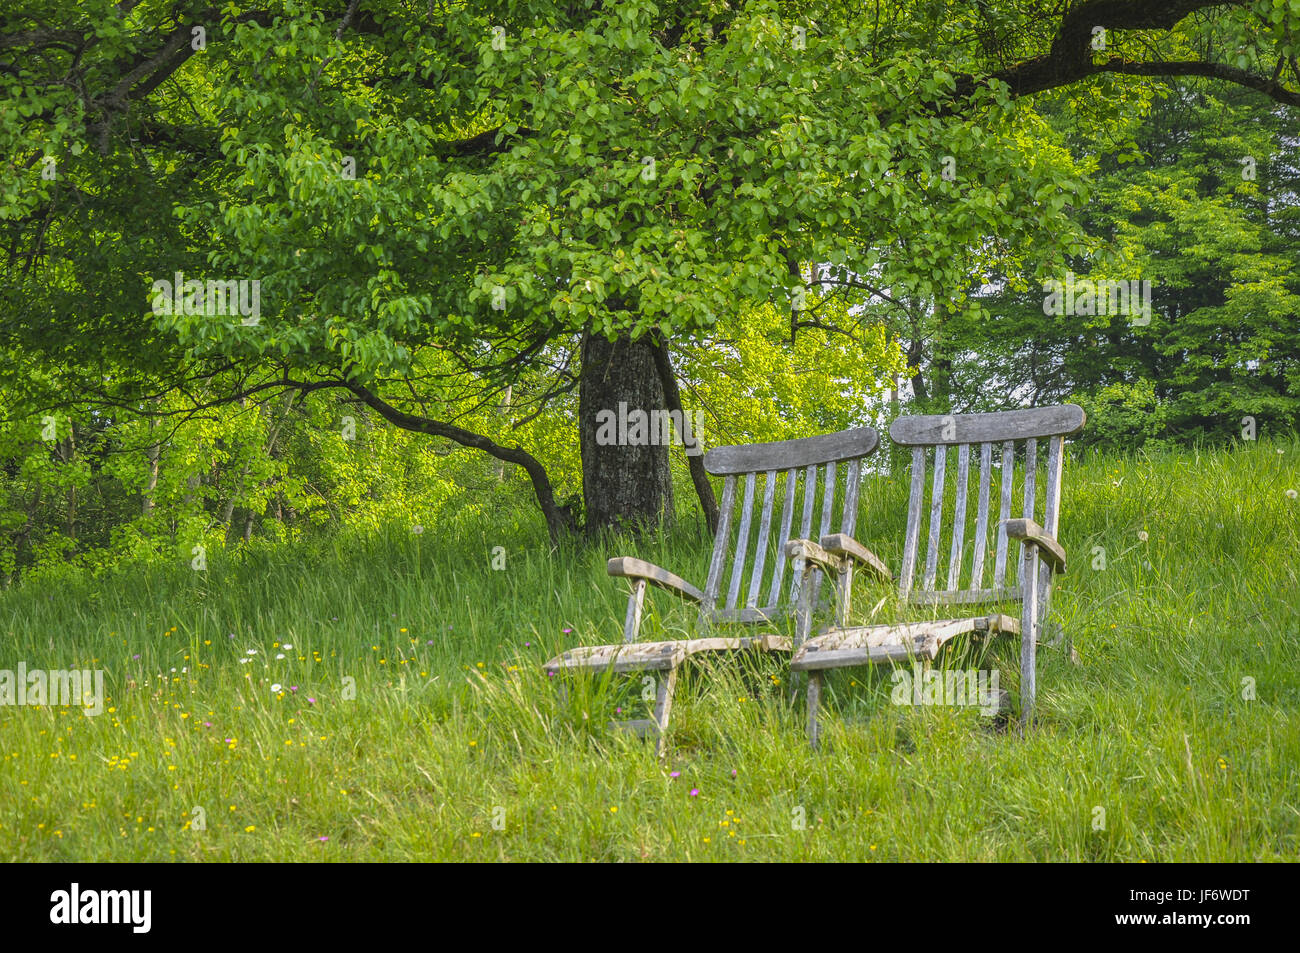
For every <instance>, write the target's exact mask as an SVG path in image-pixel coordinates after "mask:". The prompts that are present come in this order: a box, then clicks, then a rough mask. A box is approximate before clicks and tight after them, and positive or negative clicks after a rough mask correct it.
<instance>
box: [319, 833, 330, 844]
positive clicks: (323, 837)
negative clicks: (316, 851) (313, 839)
mask: <svg viewBox="0 0 1300 953" xmlns="http://www.w3.org/2000/svg"><path fill="white" fill-rule="evenodd" d="M319 839H320V841H321V842H322V843H324V842H325V841H327V840H329V838H328V837H326V836H325V835H324V834H322V835H321V836H320V838H319Z"/></svg>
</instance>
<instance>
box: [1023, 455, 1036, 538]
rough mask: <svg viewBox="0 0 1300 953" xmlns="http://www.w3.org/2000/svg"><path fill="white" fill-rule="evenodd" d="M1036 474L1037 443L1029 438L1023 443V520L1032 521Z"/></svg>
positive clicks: (1033, 518)
mask: <svg viewBox="0 0 1300 953" xmlns="http://www.w3.org/2000/svg"><path fill="white" fill-rule="evenodd" d="M1037 473H1038V441H1037V440H1035V439H1034V438H1033V437H1030V438H1029V439H1028V440H1026V441H1025V511H1024V513H1022V514H1021V515H1022V516H1023V517H1024V518H1025V519H1029V520H1034V522H1035V523H1037V522H1038V520H1037V519H1035V517H1034V503H1036V502H1037V500H1035V498H1034V493H1035V490H1036V489H1037V487H1036V486H1035V485H1034V483H1035V477H1036V475H1037Z"/></svg>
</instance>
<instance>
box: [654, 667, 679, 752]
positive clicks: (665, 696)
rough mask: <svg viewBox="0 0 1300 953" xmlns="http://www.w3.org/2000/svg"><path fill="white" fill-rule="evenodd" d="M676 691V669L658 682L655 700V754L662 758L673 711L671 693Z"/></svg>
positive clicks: (669, 671)
mask: <svg viewBox="0 0 1300 953" xmlns="http://www.w3.org/2000/svg"><path fill="white" fill-rule="evenodd" d="M676 690H677V668H676V667H675V666H674V667H673V668H670V669H669V670H668V674H667V675H666V676H665V677H664V678H662V679H660V681H659V693H658V695H657V696H656V698H655V715H654V718H655V726H656V727H657V728H658V737H657V738H656V740H655V753H656V754H657V755H658V756H659V757H661V758H662V757H663V756H664V745H665V744H666V738H667V735H668V716H669V715H670V714H671V713H672V710H673V692H675V691H676Z"/></svg>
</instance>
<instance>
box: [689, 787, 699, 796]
mask: <svg viewBox="0 0 1300 953" xmlns="http://www.w3.org/2000/svg"><path fill="white" fill-rule="evenodd" d="M699 793H700V789H699V788H691V797H698V796H699Z"/></svg>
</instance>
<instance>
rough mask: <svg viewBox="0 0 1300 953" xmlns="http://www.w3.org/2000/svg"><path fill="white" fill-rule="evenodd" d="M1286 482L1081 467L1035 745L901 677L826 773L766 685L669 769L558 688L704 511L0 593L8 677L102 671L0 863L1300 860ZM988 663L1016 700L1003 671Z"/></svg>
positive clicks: (593, 707)
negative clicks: (562, 538) (626, 572)
mask: <svg viewBox="0 0 1300 953" xmlns="http://www.w3.org/2000/svg"><path fill="white" fill-rule="evenodd" d="M867 483H868V486H867V487H866V490H865V491H864V494H863V501H862V509H861V510H860V517H859V522H858V527H859V528H858V533H857V535H858V537H859V538H860V539H861V540H862V541H863V542H864V543H865V544H866V545H868V546H871V547H872V548H874V549H875V550H876V551H877V552H878V553H880V554H881V555H882V556H883V557H884V558H885V559H886V561H887V562H888V563H890V564H891V565H893V566H895V567H897V565H898V563H899V556H900V553H901V548H902V535H903V519H904V516H905V502H906V486H905V485H904V483H905V478H904V477H902V476H899V475H897V474H896V475H895V476H894V477H893V478H892V479H891V478H889V477H883V476H869V477H868V478H867ZM1297 489H1300V445H1296V444H1294V443H1289V444H1269V443H1260V444H1257V445H1256V444H1243V445H1241V446H1240V447H1239V448H1237V449H1234V450H1231V451H1216V452H1213V453H1209V452H1199V453H1198V452H1194V451H1178V452H1172V451H1171V452H1168V453H1162V454H1150V455H1143V456H1138V457H1130V458H1117V457H1105V456H1093V455H1091V454H1089V453H1083V454H1081V455H1076V456H1074V457H1072V458H1071V459H1070V460H1069V462H1068V463H1067V467H1066V471H1065V479H1064V504H1063V514H1062V520H1061V537H1062V541H1063V543H1064V545H1065V547H1066V549H1067V552H1068V553H1069V554H1070V557H1071V565H1070V568H1069V570H1068V571H1067V573H1066V574H1065V575H1064V576H1062V577H1060V580H1059V582H1058V584H1057V587H1056V591H1055V594H1054V597H1053V615H1054V618H1055V619H1056V620H1057V621H1058V622H1059V623H1060V624H1061V625H1063V626H1064V627H1065V629H1066V630H1067V631H1068V632H1069V633H1070V634H1071V636H1072V638H1073V642H1074V647H1075V649H1076V650H1077V654H1078V657H1079V662H1080V664H1077V665H1076V664H1072V663H1071V661H1070V660H1069V658H1068V657H1067V656H1066V654H1065V653H1063V652H1061V651H1059V650H1052V649H1048V648H1044V649H1043V650H1042V651H1041V652H1040V656H1039V665H1040V675H1039V692H1040V696H1039V707H1038V722H1037V725H1036V726H1035V728H1034V729H1033V730H1032V731H1031V732H1030V733H1029V734H1028V735H1024V734H1022V733H1021V732H1020V731H1019V729H1018V728H1017V727H1015V726H1014V725H1013V726H1012V727H1010V728H1007V729H1005V730H998V728H996V727H995V726H993V725H992V724H991V723H990V719H987V718H984V717H981V715H980V714H979V713H978V712H977V711H975V710H971V709H962V708H944V707H910V706H895V705H892V704H891V703H890V684H889V679H888V677H887V673H879V674H876V675H868V674H867V673H865V672H864V671H863V670H853V671H845V672H840V673H837V674H836V675H835V676H833V677H832V678H830V679H829V681H828V691H827V695H826V701H825V708H824V712H825V722H824V724H825V727H824V736H823V750H822V751H820V752H813V751H811V750H810V749H809V747H808V745H807V742H806V737H805V733H804V706H803V700H802V698H799V699H798V700H797V701H795V702H794V703H791V701H790V696H789V691H788V689H789V685H788V684H787V682H788V679H787V675H786V673H785V672H783V670H782V668H781V664H780V661H779V660H778V659H769V658H754V657H745V658H740V657H733V658H729V659H728V658H720V659H715V660H712V661H708V662H704V663H699V664H694V665H692V666H691V667H690V668H689V669H688V670H687V672H686V674H685V675H684V677H683V680H682V681H681V683H680V684H679V687H678V691H677V700H676V705H675V708H674V712H673V718H672V726H671V730H670V736H669V739H668V750H667V755H666V758H665V759H664V760H663V761H662V762H661V761H659V760H658V759H656V757H655V754H654V749H653V745H652V744H650V743H647V742H644V741H641V740H638V739H637V738H635V737H633V736H629V735H627V734H625V733H622V732H616V731H612V730H611V729H610V728H609V727H608V722H609V720H610V719H611V718H614V717H629V715H628V714H626V712H628V711H629V710H630V709H638V708H640V709H643V708H644V704H643V702H642V701H641V698H640V693H641V689H642V686H641V685H640V684H639V681H638V680H637V679H634V678H629V679H622V680H619V681H617V682H612V681H610V680H608V679H586V680H574V681H571V682H570V690H569V691H568V692H567V694H566V695H565V697H563V698H562V697H561V694H560V693H559V692H557V691H556V686H555V685H554V681H555V680H554V679H549V678H548V677H547V676H546V674H545V673H544V672H543V671H542V667H541V666H542V663H543V662H544V661H545V660H546V659H547V658H549V657H550V656H551V655H553V654H554V653H555V652H557V651H559V650H562V649H564V648H567V647H571V646H574V645H578V644H596V643H600V642H605V641H613V640H616V639H617V638H618V637H619V634H620V632H621V627H622V620H623V612H624V606H625V604H626V595H625V594H626V589H625V587H624V585H623V583H622V582H621V581H618V580H612V579H609V578H608V577H607V576H606V575H605V571H604V560H605V559H606V558H608V557H609V556H613V555H619V554H635V555H638V556H642V557H644V558H647V559H651V560H652V561H654V562H656V563H659V564H660V565H663V566H665V567H667V568H669V569H671V570H673V571H675V572H677V573H679V574H681V575H683V576H685V577H687V578H688V579H691V580H692V581H694V582H696V583H697V584H702V583H703V579H704V575H705V566H706V564H707V560H708V552H707V550H708V542H707V540H706V539H705V538H704V536H703V535H702V534H701V533H700V532H699V529H698V527H697V526H696V525H695V524H693V523H692V522H690V521H689V520H688V521H683V522H681V523H680V524H679V525H678V527H677V528H676V529H675V530H674V531H672V532H671V533H669V534H667V535H666V536H665V537H663V538H653V539H647V540H640V541H631V540H610V541H608V542H607V543H605V544H601V545H591V546H578V545H574V546H572V547H564V548H559V549H553V548H552V547H551V546H550V544H549V543H548V542H547V540H546V538H545V536H544V534H543V533H542V532H541V529H540V523H541V520H540V518H537V519H532V518H528V519H524V520H521V519H519V518H518V517H516V516H513V515H512V514H511V513H510V512H507V511H505V510H503V511H502V512H501V515H500V519H499V520H497V521H492V520H488V521H485V523H484V524H483V525H482V526H481V527H480V528H479V529H477V530H476V531H474V532H472V533H462V534H461V535H460V536H459V537H456V538H446V537H445V536H442V535H440V533H439V532H438V531H437V528H428V529H426V530H425V531H424V532H423V533H421V534H414V533H412V532H410V530H409V528H407V527H394V528H393V529H392V530H391V532H389V533H387V534H381V535H376V536H372V537H368V538H361V537H341V538H337V539H334V540H331V541H317V542H309V543H304V544H298V545H294V546H281V547H279V548H262V549H258V548H255V547H250V548H247V549H246V550H244V551H243V552H242V554H239V555H231V556H228V557H222V556H218V557H216V558H212V557H210V561H209V565H208V568H207V570H206V571H205V572H196V571H193V570H192V569H190V567H189V565H188V560H187V559H186V560H178V564H177V569H176V570H175V572H174V573H172V574H159V573H158V572H157V571H151V572H148V573H145V572H135V571H123V572H120V573H118V574H115V575H110V576H107V577H104V578H101V579H97V580H89V579H87V580H84V581H81V582H76V581H73V582H61V583H59V584H58V585H53V584H43V583H41V582H39V581H34V582H31V583H29V584H26V585H23V586H21V587H19V588H17V589H14V590H11V591H8V592H4V593H3V594H0V632H3V633H4V640H5V641H4V646H5V651H4V653H3V657H2V658H0V668H11V669H12V668H14V667H16V665H17V663H18V662H19V661H25V662H26V664H27V666H28V667H29V668H48V669H67V668H98V669H103V670H104V672H105V680H106V689H107V692H108V696H109V698H108V700H107V702H106V710H105V711H104V713H103V714H101V715H99V716H97V717H86V716H84V715H83V714H82V713H81V711H80V710H78V709H72V708H51V707H13V706H10V707H3V708H0V797H2V798H3V801H4V804H5V810H4V812H3V813H0V857H2V858H3V859H5V860H8V861H53V860H138V861H144V860H164V861H166V860H178V861H200V860H239V861H332V860H349V861H350V860H393V861H413V860H521V861H526V860H533V861H544V860H570V861H577V860H603V861H638V860H835V859H843V860H893V861H896V860H1070V861H1080V860H1085V861H1190V860H1216V861H1252V860H1296V859H1300V714H1298V712H1300V577H1298V576H1297V554H1298V553H1300V499H1296V498H1294V495H1288V491H1289V490H1290V491H1294V490H1297ZM527 515H528V516H530V517H531V514H527ZM1139 533H1144V534H1146V536H1145V539H1143V538H1141V537H1139ZM495 546H501V547H504V550H505V568H504V569H501V570H495V569H493V568H492V560H493V547H495ZM1094 547H1102V548H1103V549H1104V552H1105V568H1104V569H1103V568H1096V567H1097V566H1098V565H1099V560H1098V558H1097V551H1096V550H1095V549H1094ZM881 598H884V599H885V600H886V601H885V604H884V605H883V606H881V607H880V608H879V609H877V617H878V618H888V617H890V614H891V613H893V612H895V611H896V610H895V608H894V607H893V606H892V605H891V604H890V601H889V597H888V595H887V592H886V591H884V590H881V591H879V592H877V591H875V590H874V589H873V588H872V587H871V586H870V585H868V584H866V583H863V584H862V586H861V591H859V592H856V593H855V596H854V607H855V612H856V615H857V617H859V618H860V617H862V616H863V615H865V614H866V613H867V612H869V611H870V610H871V608H872V607H873V606H876V605H877V604H878V603H879V601H880V599H881ZM647 610H648V615H647V618H646V622H645V625H644V628H643V638H652V637H671V636H675V635H686V634H688V633H692V632H694V631H695V630H694V612H693V611H692V610H691V609H690V607H688V606H683V605H681V604H679V603H677V602H676V600H675V599H674V598H673V597H672V596H670V595H669V594H667V593H664V592H660V591H655V590H652V591H651V592H650V593H649V594H648V595H647ZM823 621H824V620H823ZM974 651H976V650H975V649H973V648H971V649H969V650H968V651H966V652H965V654H963V650H962V648H961V647H960V646H959V647H958V648H957V651H955V652H954V653H953V655H952V658H951V660H950V664H952V665H958V666H963V667H966V666H973V665H974V664H976V663H975V662H973V661H972V658H973V657H974V656H973V655H972V654H971V653H972V652H974ZM990 651H992V652H993V653H994V654H995V655H996V656H997V657H999V658H1003V657H1005V660H1006V662H1007V664H1006V665H1004V666H1002V668H1003V671H1004V675H1005V677H1006V681H1007V683H1009V684H1010V686H1011V688H1012V689H1013V694H1014V680H1015V670H1016V665H1015V661H1014V660H1015V657H1016V654H1015V646H1014V645H1010V644H1008V645H1003V646H1001V647H998V646H994V647H993V648H992V649H991V650H990ZM981 664H982V663H981ZM273 686H278V690H273ZM618 709H621V710H622V711H621V712H618V711H616V710H618ZM639 716H640V715H639V712H637V713H636V714H634V715H631V717H639Z"/></svg>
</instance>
